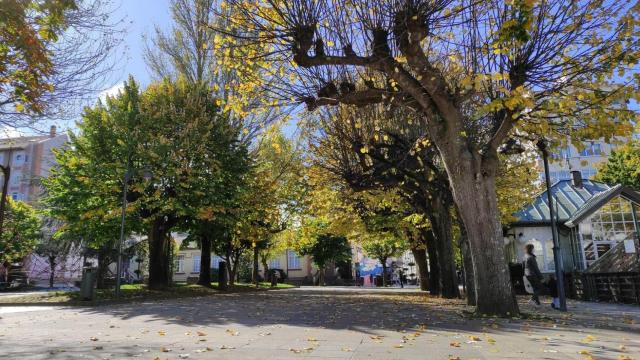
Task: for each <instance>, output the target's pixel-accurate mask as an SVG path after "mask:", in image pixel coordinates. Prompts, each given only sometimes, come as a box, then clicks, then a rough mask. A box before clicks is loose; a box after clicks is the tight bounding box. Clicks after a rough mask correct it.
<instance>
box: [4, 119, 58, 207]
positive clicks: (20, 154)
mask: <svg viewBox="0 0 640 360" xmlns="http://www.w3.org/2000/svg"><path fill="white" fill-rule="evenodd" d="M68 140H69V139H68V136H67V135H66V134H57V133H56V127H55V126H52V127H51V129H50V132H49V134H47V135H38V136H21V137H14V138H6V139H0V164H3V166H5V167H7V166H8V167H9V168H10V169H11V174H10V177H9V186H8V189H7V190H8V191H7V195H8V196H10V197H11V198H12V199H14V200H20V201H25V202H27V203H29V204H32V205H37V203H38V200H39V198H40V197H41V196H42V187H41V186H40V179H41V178H43V177H46V176H48V175H49V172H50V170H51V168H52V167H53V166H54V165H55V156H54V153H53V149H56V148H60V147H62V146H64V144H66V143H67V141H68ZM0 181H1V182H0V183H3V182H4V174H2V173H0Z"/></svg>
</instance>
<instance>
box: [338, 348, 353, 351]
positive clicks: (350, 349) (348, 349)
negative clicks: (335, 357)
mask: <svg viewBox="0 0 640 360" xmlns="http://www.w3.org/2000/svg"><path fill="white" fill-rule="evenodd" d="M340 350H342V351H346V352H351V351H353V349H352V348H348V347H343V348H342V349H340Z"/></svg>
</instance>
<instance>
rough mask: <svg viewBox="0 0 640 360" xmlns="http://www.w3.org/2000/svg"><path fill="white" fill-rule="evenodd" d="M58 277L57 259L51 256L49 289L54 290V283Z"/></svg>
mask: <svg viewBox="0 0 640 360" xmlns="http://www.w3.org/2000/svg"><path fill="white" fill-rule="evenodd" d="M55 276H56V257H55V256H49V288H51V289H53V281H54V279H55Z"/></svg>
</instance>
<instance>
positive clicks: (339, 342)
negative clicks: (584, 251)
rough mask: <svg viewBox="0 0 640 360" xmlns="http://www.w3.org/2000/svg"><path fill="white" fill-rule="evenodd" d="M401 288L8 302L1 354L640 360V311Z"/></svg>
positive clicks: (0, 317) (1, 319)
mask: <svg viewBox="0 0 640 360" xmlns="http://www.w3.org/2000/svg"><path fill="white" fill-rule="evenodd" d="M370 290H374V289H370ZM399 290H400V289H398V290H394V291H389V290H388V289H384V290H375V291H373V292H372V291H367V290H366V289H365V290H357V289H353V288H352V289H344V288H340V289H337V288H324V289H317V288H315V289H308V288H298V289H290V290H277V291H268V292H257V293H242V294H220V295H213V296H208V297H201V298H189V299H177V300H167V301H149V302H142V303H128V304H118V305H107V306H97V307H45V308H42V309H38V310H33V308H34V307H21V306H18V307H10V309H11V310H10V311H7V310H6V309H8V308H4V309H2V310H0V358H1V359H128V358H140V359H181V358H182V359H185V358H188V359H300V358H317V359H457V358H459V359H465V360H466V359H587V358H588V357H589V356H591V357H592V358H594V359H598V360H600V359H612V360H613V359H631V358H637V359H639V360H640V358H638V354H640V325H638V324H639V323H640V308H638V307H633V306H624V305H609V304H593V303H579V302H570V303H569V305H570V312H569V313H568V314H561V313H558V312H555V311H553V310H551V309H547V308H535V311H536V312H538V313H540V315H542V317H539V318H538V319H535V320H534V319H529V320H513V319H493V318H484V319H473V318H469V317H468V316H466V315H464V313H463V311H464V310H470V309H468V308H467V307H466V306H465V305H464V304H463V303H462V302H461V301H458V300H443V299H437V298H428V297H427V296H426V295H424V294H422V293H419V292H417V291H415V290H401V291H399ZM22 310H30V311H22ZM523 310H524V311H527V312H533V311H534V308H531V307H528V306H527V305H523Z"/></svg>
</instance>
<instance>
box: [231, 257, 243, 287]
mask: <svg viewBox="0 0 640 360" xmlns="http://www.w3.org/2000/svg"><path fill="white" fill-rule="evenodd" d="M239 257H240V256H235V258H233V257H232V256H230V257H229V260H231V264H230V265H229V266H228V268H229V286H233V285H235V283H236V274H237V273H238V262H239V261H238V260H239Z"/></svg>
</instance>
